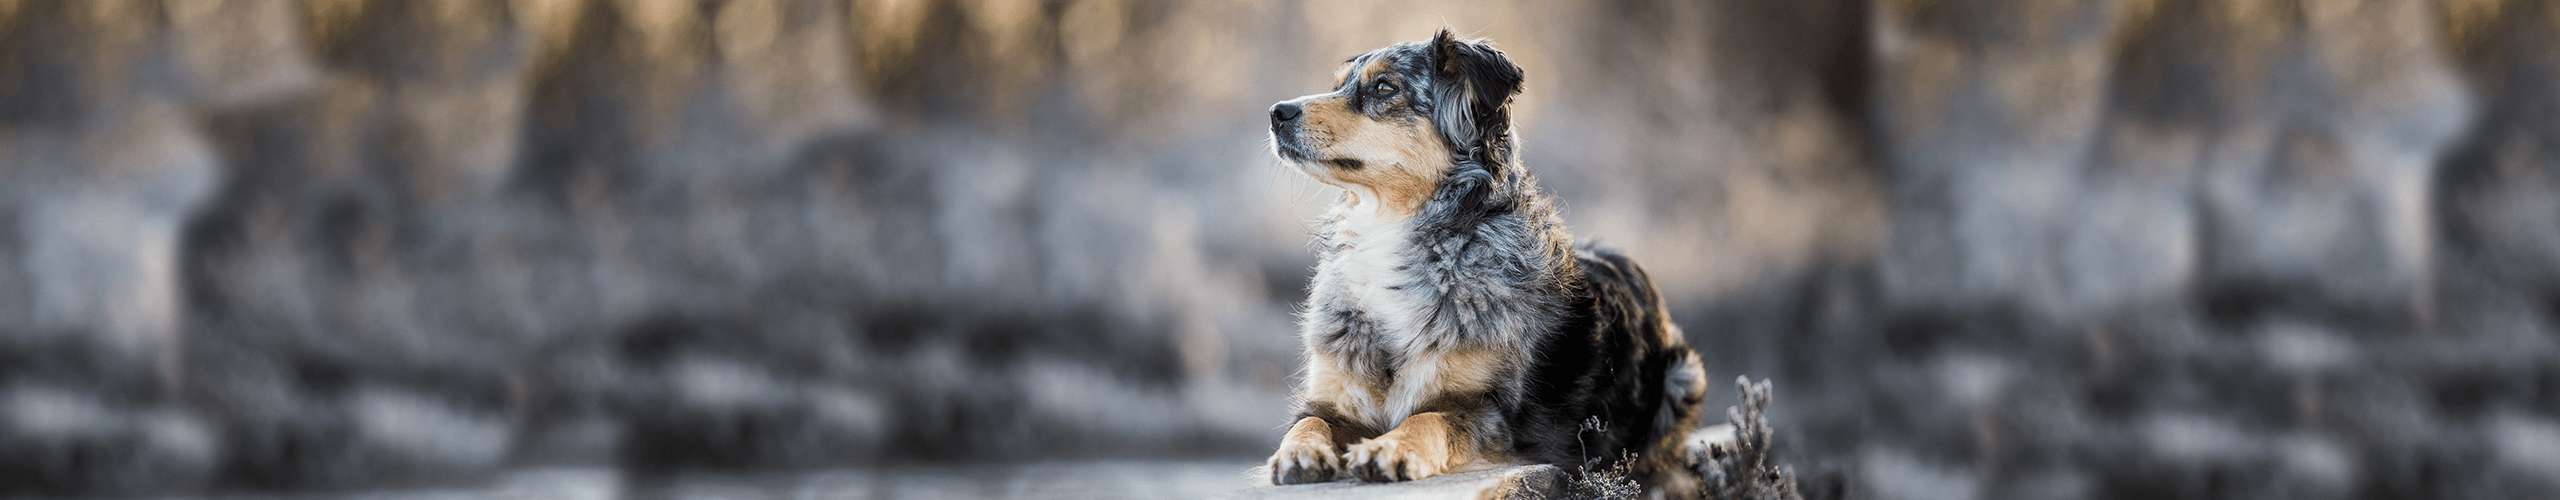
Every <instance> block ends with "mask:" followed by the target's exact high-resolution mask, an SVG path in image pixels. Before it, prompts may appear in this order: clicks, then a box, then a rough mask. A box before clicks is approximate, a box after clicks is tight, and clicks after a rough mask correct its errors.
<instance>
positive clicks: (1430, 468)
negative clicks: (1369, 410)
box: [1342, 438, 1446, 482]
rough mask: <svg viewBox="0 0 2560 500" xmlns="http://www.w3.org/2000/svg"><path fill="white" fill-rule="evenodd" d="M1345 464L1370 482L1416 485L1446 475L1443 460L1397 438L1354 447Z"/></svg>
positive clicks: (1374, 440)
mask: <svg viewBox="0 0 2560 500" xmlns="http://www.w3.org/2000/svg"><path fill="white" fill-rule="evenodd" d="M1342 460H1343V461H1345V462H1350V463H1349V467H1350V468H1351V473H1352V474H1354V475H1358V476H1360V480H1362V481H1370V482H1385V481H1412V480H1416V479H1422V478H1426V477H1431V476H1437V475H1440V473H1441V472H1446V471H1444V470H1441V465H1442V464H1441V463H1440V462H1441V461H1440V460H1436V459H1434V457H1431V456H1428V455H1427V454H1426V453H1425V452H1424V450H1422V449H1421V448H1419V447H1416V446H1412V445H1409V444H1406V443H1404V442H1402V441H1399V440H1396V439H1393V438H1379V439H1370V440H1365V441H1361V442H1360V443H1359V444H1354V445H1351V451H1350V452H1348V453H1344V454H1343V455H1342Z"/></svg>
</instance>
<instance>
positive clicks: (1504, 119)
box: [1431, 28, 1521, 154]
mask: <svg viewBox="0 0 2560 500" xmlns="http://www.w3.org/2000/svg"><path fill="white" fill-rule="evenodd" d="M1431 57H1432V70H1433V73H1432V81H1433V84H1432V87H1433V88H1434V89H1435V90H1434V91H1433V95H1432V102H1433V103H1434V104H1433V106H1434V107H1433V108H1432V117H1431V118H1432V122H1433V123H1432V124H1433V125H1438V126H1439V127H1440V134H1441V135H1443V136H1447V137H1448V139H1449V142H1450V146H1451V148H1452V149H1453V150H1455V151H1458V152H1459V153H1460V154H1466V152H1467V151H1469V148H1483V149H1481V150H1480V151H1482V152H1484V153H1487V154H1492V153H1495V151H1496V150H1495V148H1493V147H1491V146H1493V144H1490V143H1489V142H1490V141H1492V140H1494V139H1497V138H1499V137H1500V136H1501V135H1502V134H1503V133H1505V132H1508V130H1504V128H1506V127H1509V126H1511V96H1513V95H1518V94H1519V93H1520V78H1521V73H1520V66H1519V65H1517V64H1512V63H1511V58H1510V57H1506V56H1504V55H1502V51H1501V50H1496V49H1494V48H1493V45H1491V44H1489V43H1487V42H1486V41H1484V40H1481V39H1477V40H1460V39H1458V37H1457V35H1456V34H1453V33H1450V32H1449V30H1448V29H1447V28H1442V29H1441V30H1440V33H1438V34H1435V35H1432V36H1431Z"/></svg>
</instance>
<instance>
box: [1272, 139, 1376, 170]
mask: <svg viewBox="0 0 2560 500" xmlns="http://www.w3.org/2000/svg"><path fill="white" fill-rule="evenodd" d="M1291 139H1292V138H1290V137H1287V136H1274V137H1272V141H1271V143H1272V150H1273V151H1274V153H1275V154H1278V155H1279V156H1280V159H1283V160H1288V161H1292V162H1299V163H1322V164H1326V165H1332V166H1334V167H1335V168H1342V169H1358V168H1361V167H1365V166H1368V163H1366V162H1362V161H1360V160H1357V159H1352V158H1341V157H1335V158H1318V157H1316V154H1315V153H1314V152H1312V151H1308V150H1307V148H1306V146H1303V145H1300V144H1298V141H1294V140H1291Z"/></svg>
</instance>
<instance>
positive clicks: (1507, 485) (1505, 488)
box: [1216, 464, 1565, 500]
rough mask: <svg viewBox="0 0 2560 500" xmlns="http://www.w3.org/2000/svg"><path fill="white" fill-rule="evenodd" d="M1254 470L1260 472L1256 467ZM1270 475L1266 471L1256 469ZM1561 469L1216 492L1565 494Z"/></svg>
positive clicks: (1503, 468) (1275, 495) (1269, 495)
mask: <svg viewBox="0 0 2560 500" xmlns="http://www.w3.org/2000/svg"><path fill="white" fill-rule="evenodd" d="M1256 472H1261V471H1260V470H1258V469H1257V470H1256ZM1258 475H1259V476H1262V477H1265V478H1268V477H1269V475H1268V474H1258ZM1564 480H1565V474H1564V470H1563V469H1558V468H1556V466H1553V465H1544V464H1539V465H1495V466H1487V467H1485V468H1480V469H1475V470H1469V471H1465V472H1453V473H1449V474H1442V475H1439V476H1435V477H1430V478H1426V479H1423V480H1420V481H1407V482H1395V483H1366V482H1361V481H1357V480H1346V481H1335V482H1330V483H1317V484H1296V485H1288V486H1271V485H1269V484H1267V481H1269V480H1268V479H1264V481H1266V484H1264V485H1263V486H1258V487H1254V488H1252V489H1247V490H1244V491H1239V492H1236V493H1233V494H1228V495H1222V496H1218V497H1216V498H1229V499H1284V498H1343V497H1358V498H1413V499H1421V498H1479V499H1500V500H1515V499H1531V498H1537V499H1546V498H1563V497H1562V496H1561V495H1562V494H1563V493H1562V492H1563V489H1562V486H1563V484H1564Z"/></svg>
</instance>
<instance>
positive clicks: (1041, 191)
mask: <svg viewBox="0 0 2560 500" xmlns="http://www.w3.org/2000/svg"><path fill="white" fill-rule="evenodd" d="M1443 26H1447V27H1451V28H1454V29H1456V30H1458V31H1460V32H1462V33H1472V34H1475V35H1479V36H1486V37H1490V38H1492V39H1494V40H1495V41H1496V43H1497V44H1498V45H1499V46H1500V47H1502V48H1503V49H1505V50H1506V51H1507V52H1509V54H1510V55H1511V56H1512V57H1513V58H1514V59H1515V60H1516V61H1517V62H1519V63H1520V64H1521V65H1523V66H1524V67H1526V68H1527V70H1528V83H1527V93H1526V94H1525V95H1523V96H1522V97H1521V98H1520V100H1519V101H1518V106H1519V113H1518V116H1519V117H1520V120H1521V122H1520V126H1521V128H1522V131H1523V132H1522V133H1523V141H1524V144H1525V158H1526V161H1527V163H1528V164H1529V165H1530V166H1531V168H1532V170H1533V171H1534V172H1536V173H1537V174H1538V175H1540V176H1541V179H1542V181H1543V182H1544V183H1545V185H1546V186H1548V187H1549V188H1550V189H1551V190H1552V191H1553V192H1554V194H1555V195H1557V196H1559V197H1560V198H1561V200H1562V203H1563V205H1564V207H1565V214H1566V216H1567V219H1568V220H1569V222H1570V223H1571V224H1572V226H1573V228H1574V229H1575V231H1576V232H1577V235H1578V236H1580V237H1584V238H1590V239H1597V240H1601V241H1604V242H1608V243H1610V244H1614V245H1617V246H1619V247H1621V248H1624V249H1626V250H1627V251H1628V252H1629V253H1631V254H1632V255H1633V256H1635V257H1636V258H1637V259H1638V260H1639V261H1641V262H1643V263H1644V264H1645V265H1646V266H1647V267H1648V268H1649V269H1650V270H1651V271H1652V272H1653V274H1654V276H1655V277H1656V282H1657V283H1658V284H1659V285H1661V286H1662V287H1663V292H1664V293H1665V294H1666V296H1667V297H1668V298H1670V299H1671V300H1672V301H1673V303H1674V304H1676V308H1675V310H1674V315H1675V317H1676V318H1677V319H1678V321H1680V322H1681V323H1682V324H1683V325H1684V326H1685V328H1686V329H1687V331H1688V334H1689V335H1690V337H1691V338H1690V342H1691V343H1692V344H1694V345H1696V346H1697V347H1698V348H1699V349H1700V350H1701V351H1702V353H1703V354H1704V356H1705V358H1706V359H1707V361H1708V362H1707V369H1708V371H1709V372H1710V373H1711V374H1712V375H1713V376H1712V377H1710V379H1711V380H1717V381H1730V380H1732V379H1733V377H1734V376H1736V375H1745V374H1747V375H1750V376H1752V377H1754V378H1763V377H1765V378H1769V379H1772V380H1774V381H1775V385H1776V389H1777V398H1776V401H1777V403H1776V406H1775V408H1774V409H1773V410H1772V416H1773V419H1774V420H1775V424H1776V426H1777V429H1778V438H1777V443H1778V446H1779V450H1780V452H1781V453H1782V454H1783V457H1784V459H1785V460H1786V461H1787V462H1789V463H1791V464H1793V465H1794V466H1795V467H1796V468H1797V470H1798V472H1799V474H1801V475H1804V476H1805V477H1806V479H1807V480H1808V481H1815V482H1820V483H1824V484H1828V485H1831V487H1833V488H1845V489H1846V491H1847V492H1848V493H1849V494H1850V495H1851V496H1853V497H1870V498H1929V499H1937V498H2162V497H2171V498H2177V497H2265V498H2533V497H2551V496H2554V495H2560V5H2552V4H2550V3H2548V2H2543V1H2531V0H2528V1H2506V0H2434V1H2428V0H2405V1H2350V0H2339V1H2328V0H2214V1H2199V0H2092V1H2080V2H2040V1H2017V2H2000V1H1959V0H1872V1H1860V0H1822V1H1800V2H1688V1H1648V0H1611V1H1595V2H1465V1H1441V2H1415V3H1372V2H1363V1H1347V0H1345V1H1306V2H1226V1H1201V2H1190V1H1171V0H1165V1H1152V0H1048V1H1038V0H963V1H930V0H849V1H836V0H809V1H783V0H775V1H765V0H728V1H693V0H665V1H645V0H629V1H606V0H487V1H474V0H436V1H415V2H412V1H392V0H311V1H276V0H166V1H152V0H0V494H23V493H45V494H78V493H116V494H197V493H204V492H216V493H220V492H250V493H257V492H266V493H274V492H332V491H403V490H404V489H412V488H424V489H429V490H438V489H446V490H439V491H461V492H466V493H465V494H466V496H469V495H472V493H469V492H480V494H486V495H489V496H500V495H521V496H525V497H545V498H562V497H581V496H585V497H599V496H601V497H610V496H615V495H617V494H632V493H646V492H658V491H678V492H683V491H696V492H700V491H713V492H721V491H746V492H756V491H768V490H770V489H771V488H776V487H777V486H774V485H777V484H779V485H781V486H778V488H781V489H785V490H788V489H795V488H796V489H800V490H801V491H804V492H806V491H817V492H822V494H828V495H835V494H851V495H855V496H860V495H874V496H891V497H895V496H912V495H934V496H963V497H967V496H1001V495H1023V494H1026V493H1029V494H1033V495H1035V496H1036V495H1038V494H1042V493H1046V494H1054V495H1062V496H1075V495H1078V494H1094V495H1103V496H1120V495H1126V494H1130V493H1131V492H1151V493H1154V494H1167V495H1172V494H1175V493H1174V492H1188V493H1180V495H1183V496H1187V495H1193V494H1202V493H1210V492H1218V491H1226V490H1232V489H1238V488H1242V487H1244V486H1246V485H1248V484H1250V483H1251V479H1250V478H1249V477H1248V473H1247V472H1246V471H1245V469H1246V468H1248V467H1251V466H1253V465H1256V464H1258V463H1259V461H1260V459H1261V458H1262V457H1263V456H1265V455H1267V454H1268V452H1269V446H1270V445H1271V443H1272V442H1273V440H1274V439H1275V438H1276V436H1277V435H1278V432H1279V430H1280V426H1282V425H1284V424H1286V422H1285V417H1286V411H1287V410H1286V408H1287V407H1286V395H1287V388H1288V384H1289V383H1290V381H1291V377H1292V376H1293V374H1294V372H1295V370H1296V368H1297V363H1298V359H1297V355H1298V354H1297V346H1298V343H1297V339H1296V338H1295V334H1294V330H1293V327H1292V319H1291V312H1292V310H1293V309H1292V308H1293V307H1294V303H1295V302H1296V301H1297V300H1299V298H1300V297H1301V296H1302V294H1303V292H1302V289H1303V287H1304V284H1305V280H1306V279H1307V277H1308V274H1309V269H1310V267H1311V266H1312V264H1313V253H1314V252H1313V250H1312V248H1311V247H1310V246H1309V244H1308V234H1309V231H1310V229H1309V228H1310V226H1309V224H1308V221H1309V219H1310V218H1311V217H1313V216H1314V215H1316V214H1317V213H1319V212H1321V211H1322V210H1323V209H1324V208H1325V206H1326V205H1328V204H1329V203H1331V201H1332V199H1333V197H1334V194H1333V193H1331V192H1328V191H1327V190H1326V189H1325V188H1322V187H1321V186H1319V185H1317V184H1314V183H1313V182H1310V181H1307V180H1305V179H1304V178H1303V177H1302V176H1300V175H1298V174H1297V173H1295V172H1293V171H1290V170H1288V169H1286V168H1284V167H1282V166H1281V165H1279V164H1278V163H1277V162H1276V161H1275V160H1272V159H1270V158H1269V155H1268V153H1267V145H1266V144H1265V142H1264V135H1265V133H1264V132H1263V130H1264V120H1265V118H1264V116H1265V112H1264V109H1265V108H1266V107H1267V106H1269V104H1270V103H1272V102H1274V101H1278V100H1281V99H1285V98H1289V97H1293V96H1297V95H1302V94H1307V93H1313V92H1316V91H1318V90H1319V88H1320V87H1321V86H1323V85H1324V84H1326V83H1328V82H1329V76H1330V74H1331V72H1332V70H1333V69H1334V68H1335V65H1336V64H1337V63H1338V62H1339V61H1340V60H1341V59H1342V58H1344V57H1346V56H1349V55H1351V54H1355V53H1358V52H1360V51H1363V50H1367V49H1370V48H1374V47H1378V46H1382V45H1385V44H1389V43H1393V42H1398V41H1409V40H1420V39H1423V38H1426V37H1428V36H1430V34H1431V31H1432V30H1433V29H1437V28H1440V27H1443ZM1710 393H1711V400H1710V404H1711V405H1713V406H1714V407H1715V408H1718V409H1721V408H1722V407H1724V406H1726V405H1729V404H1732V401H1733V395H1732V393H1731V385H1730V384H1729V383H1723V382H1719V383H1717V384H1715V385H1714V387H1713V388H1711V389H1710ZM1093 463H1103V464H1114V465H1106V466H1102V468H1099V469H1090V468H1076V467H1087V466H1079V465H1072V464H1093ZM976 467H986V468H991V469H987V470H1001V471H1004V472H998V473H994V474H998V475H1001V476H1002V477H1003V478H1004V479H1000V480H994V481H987V480H982V479H980V478H979V477H978V476H977V475H975V474H974V473H972V472H969V471H973V470H981V469H974V468H976ZM1062 467H1063V468H1064V469H1062ZM806 470H825V471H835V472H832V473H829V474H827V475H822V476H817V477H819V479H808V478H809V477H811V476H788V477H793V478H798V479H760V478H767V477H773V476H767V475H764V474H767V472H764V471H806ZM698 471H711V472H709V473H708V474H711V475H709V476H704V477H710V478H711V479H705V480H701V481H690V482H688V481H678V482H673V483H657V482H652V481H653V480H652V479H649V478H656V477H666V476H670V475H683V474H695V473H697V472H698ZM954 471H958V472H954ZM1097 471H1099V472H1097ZM1097 478H1099V479H1097ZM1079 481H1081V482H1082V483H1079ZM1095 481H1104V482H1111V481H1117V483H1112V484H1118V485H1120V487H1123V488H1127V489H1124V490H1089V491H1086V490H1058V489H1055V488H1057V487H1059V486H1058V485H1060V484H1086V485H1088V486H1089V485H1090V484H1088V483H1092V482H1095ZM591 484H600V485H601V486H595V487H592V488H590V487H588V486H582V485H591ZM517 488H523V489H517ZM686 488H711V489H710V490H687V489H686ZM1809 489H1818V488H1809ZM1075 491H1083V493H1076V492H1075ZM502 492H511V493H502Z"/></svg>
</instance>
